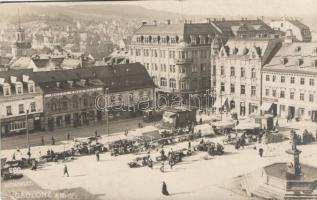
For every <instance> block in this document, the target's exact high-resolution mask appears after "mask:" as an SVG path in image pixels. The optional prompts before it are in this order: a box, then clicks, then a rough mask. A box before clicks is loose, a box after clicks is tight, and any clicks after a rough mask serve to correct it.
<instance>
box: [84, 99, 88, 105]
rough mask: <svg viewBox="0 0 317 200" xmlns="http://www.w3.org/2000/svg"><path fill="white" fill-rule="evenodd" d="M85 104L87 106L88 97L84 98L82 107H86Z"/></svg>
mask: <svg viewBox="0 0 317 200" xmlns="http://www.w3.org/2000/svg"><path fill="white" fill-rule="evenodd" d="M87 106H88V99H87V98H84V107H87Z"/></svg>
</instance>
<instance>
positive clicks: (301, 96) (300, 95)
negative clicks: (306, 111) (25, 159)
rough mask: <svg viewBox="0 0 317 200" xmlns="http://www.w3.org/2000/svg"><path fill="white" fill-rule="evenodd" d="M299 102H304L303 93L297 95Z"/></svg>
mask: <svg viewBox="0 0 317 200" xmlns="http://www.w3.org/2000/svg"><path fill="white" fill-rule="evenodd" d="M299 100H301V101H304V100H305V97H304V93H300V94H299Z"/></svg>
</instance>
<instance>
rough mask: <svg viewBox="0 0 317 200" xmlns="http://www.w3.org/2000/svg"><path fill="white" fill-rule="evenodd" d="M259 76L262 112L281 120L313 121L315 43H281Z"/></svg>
mask: <svg viewBox="0 0 317 200" xmlns="http://www.w3.org/2000/svg"><path fill="white" fill-rule="evenodd" d="M262 76H263V90H262V93H263V110H265V111H266V112H276V113H277V116H278V117H280V118H283V119H288V120H292V119H296V120H313V121H317V103H316V102H317V101H316V100H317V87H316V84H317V43H300V42H293V41H292V40H287V41H285V42H284V43H283V45H282V47H281V48H280V49H279V51H278V52H277V54H276V55H275V56H274V57H273V58H272V60H271V61H270V62H268V63H267V64H266V65H264V68H263V72H262ZM272 105H273V106H272ZM274 107H275V109H274Z"/></svg>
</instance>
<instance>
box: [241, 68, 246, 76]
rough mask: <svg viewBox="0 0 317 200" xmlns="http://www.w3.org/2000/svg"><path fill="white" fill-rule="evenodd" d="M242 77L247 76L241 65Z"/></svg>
mask: <svg viewBox="0 0 317 200" xmlns="http://www.w3.org/2000/svg"><path fill="white" fill-rule="evenodd" d="M241 77H245V69H244V68H243V67H241Z"/></svg>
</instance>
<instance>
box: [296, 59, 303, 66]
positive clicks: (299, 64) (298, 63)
mask: <svg viewBox="0 0 317 200" xmlns="http://www.w3.org/2000/svg"><path fill="white" fill-rule="evenodd" d="M303 63H304V60H303V59H301V58H299V59H297V61H296V64H297V65H298V66H301V65H302V64H303Z"/></svg>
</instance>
